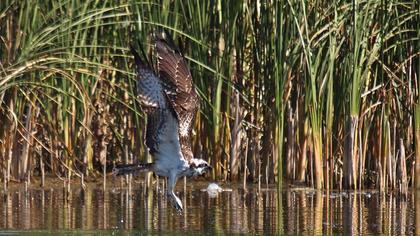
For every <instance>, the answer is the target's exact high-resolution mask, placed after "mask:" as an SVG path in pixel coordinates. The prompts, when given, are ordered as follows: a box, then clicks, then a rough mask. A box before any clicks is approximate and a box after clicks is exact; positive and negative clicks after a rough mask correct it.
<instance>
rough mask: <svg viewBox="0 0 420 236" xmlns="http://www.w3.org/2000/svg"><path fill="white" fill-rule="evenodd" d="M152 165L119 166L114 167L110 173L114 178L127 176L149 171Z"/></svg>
mask: <svg viewBox="0 0 420 236" xmlns="http://www.w3.org/2000/svg"><path fill="white" fill-rule="evenodd" d="M152 165H153V163H146V164H143V163H140V164H121V165H117V166H115V167H114V169H113V170H112V173H113V174H114V175H115V176H119V175H128V174H134V173H138V172H146V171H151V169H152Z"/></svg>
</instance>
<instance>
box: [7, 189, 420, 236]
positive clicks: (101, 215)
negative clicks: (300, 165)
mask: <svg viewBox="0 0 420 236" xmlns="http://www.w3.org/2000/svg"><path fill="white" fill-rule="evenodd" d="M181 183H182V181H180V183H179V184H178V185H179V186H178V187H179V188H178V189H177V190H178V195H179V196H180V198H181V199H182V200H183V204H184V213H183V214H181V215H180V214H177V212H176V211H175V210H174V209H173V208H172V206H171V205H170V204H169V203H168V202H167V200H166V196H165V194H164V193H163V192H162V189H163V187H160V188H159V189H157V188H155V187H154V188H150V189H146V188H142V187H141V186H140V184H133V186H135V185H136V186H137V187H132V188H131V189H130V188H127V187H123V188H121V187H109V188H108V189H107V190H106V191H103V190H102V189H101V187H100V185H98V186H89V187H88V188H86V190H85V191H82V190H81V189H80V188H77V187H75V188H74V189H72V191H71V193H70V194H66V193H65V191H63V189H62V188H59V187H57V188H46V189H41V188H29V189H28V191H25V189H23V188H14V189H13V188H12V189H9V190H8V191H7V192H6V191H4V190H1V191H0V196H2V199H1V204H0V229H1V230H0V235H5V234H7V235H9V234H28V235H34V234H51V235H60V234H61V235H67V234H72V235H73V234H80V235H93V234H95V235H97V234H110V233H112V234H113V233H115V234H133V233H136V234H137V233H139V234H152V235H154V234H159V235H160V234H164V235H165V234H171V235H195V234H207V235H214V234H253V235H255V234H257V235H261V234H315V235H325V234H327V235H331V234H343V233H344V234H352V235H353V234H363V235H366V234H392V235H395V234H401V235H404V234H418V233H419V231H418V227H416V226H420V222H419V221H420V217H416V211H415V209H416V204H417V205H418V206H420V198H419V199H417V200H416V198H415V194H413V193H411V194H410V195H409V196H408V197H407V198H406V199H402V198H400V197H396V196H394V195H380V194H379V193H377V192H372V191H370V192H369V191H367V192H348V193H340V192H329V193H328V192H317V191H313V190H310V189H288V190H284V191H282V192H281V194H280V195H279V194H278V193H277V191H276V190H275V188H274V186H273V187H272V188H268V189H262V190H261V192H260V193H259V194H258V193H257V189H255V188H252V186H249V187H248V189H247V191H244V190H243V189H242V187H241V186H235V185H230V186H228V187H229V188H231V189H232V191H229V192H221V193H219V194H218V195H217V196H216V197H210V196H209V195H208V193H207V192H203V191H201V189H202V188H205V187H207V184H208V183H197V182H194V181H191V182H188V185H187V188H186V191H184V190H183V188H182V184H181ZM222 187H226V186H223V184H222ZM419 195H420V194H419ZM415 203H416V204H415ZM417 208H419V207H417ZM419 209H420V208H419ZM417 214H419V213H417ZM416 218H417V222H416Z"/></svg>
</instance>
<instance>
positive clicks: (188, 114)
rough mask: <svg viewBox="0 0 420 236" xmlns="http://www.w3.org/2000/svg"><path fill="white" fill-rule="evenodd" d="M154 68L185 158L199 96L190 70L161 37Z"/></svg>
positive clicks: (180, 55) (157, 43)
mask: <svg viewBox="0 0 420 236" xmlns="http://www.w3.org/2000/svg"><path fill="white" fill-rule="evenodd" d="M155 46H156V54H157V70H158V73H159V76H160V78H161V81H162V84H163V87H164V91H165V94H166V96H167V98H168V102H169V104H170V106H171V107H172V108H173V109H174V111H175V113H176V115H177V118H178V124H179V130H178V132H179V141H180V143H181V151H182V153H183V155H184V158H185V159H187V160H190V159H191V158H192V157H193V154H192V151H191V138H190V135H191V129H192V125H193V123H194V119H195V115H196V113H197V110H198V104H199V99H198V96H197V93H196V91H195V88H194V86H193V83H192V76H191V72H190V70H189V68H188V65H187V63H186V61H185V59H184V57H183V56H182V54H181V53H180V52H178V51H177V50H175V49H174V48H173V47H171V46H170V43H168V40H167V39H165V38H164V37H159V36H158V37H156V38H155Z"/></svg>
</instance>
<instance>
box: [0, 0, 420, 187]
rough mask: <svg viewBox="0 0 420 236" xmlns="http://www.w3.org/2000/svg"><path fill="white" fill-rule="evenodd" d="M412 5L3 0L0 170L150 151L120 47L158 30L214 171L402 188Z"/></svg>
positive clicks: (92, 174)
mask: <svg viewBox="0 0 420 236" xmlns="http://www.w3.org/2000/svg"><path fill="white" fill-rule="evenodd" d="M419 6H420V3H419V1H418V0H414V1H412V0H394V1H379V0H373V1H366V0H352V1H349V0H334V1H295V0H279V1H259V0H258V1H251V0H249V1H221V0H216V1H210V0H205V1H190V0H187V1H169V0H160V1H151V2H149V1H134V0H122V1H99V0H96V1H94V0H92V1H81V0H47V1H35V0H26V1H13V0H2V1H1V2H0V39H1V40H0V62H1V63H0V168H1V173H2V175H1V176H0V178H1V179H2V181H3V183H4V186H5V187H7V184H8V183H9V182H10V181H18V182H26V183H30V181H31V179H34V178H37V179H38V178H39V177H42V178H40V179H43V178H44V177H43V176H45V175H51V176H55V177H58V178H61V179H63V180H66V181H68V180H71V179H84V180H86V179H89V178H100V177H106V173H108V172H109V171H110V169H111V168H112V166H113V164H114V163H115V162H134V161H143V162H146V161H150V156H148V155H147V150H146V149H145V146H144V144H143V130H144V125H145V117H144V114H143V113H142V112H141V110H140V109H139V106H138V104H137V103H136V92H135V88H136V79H135V75H134V71H135V69H134V67H133V59H132V57H131V55H130V54H129V50H128V46H129V45H130V44H131V43H137V42H140V44H141V46H142V47H144V48H148V47H149V45H148V42H149V41H148V35H149V34H150V33H151V32H153V31H154V30H157V29H165V30H168V31H169V32H171V33H172V34H173V36H174V37H176V38H178V39H179V40H178V41H177V42H179V44H180V47H181V49H182V51H183V52H184V54H185V55H186V57H187V59H188V62H189V64H190V67H191V70H192V74H193V78H194V82H195V85H196V86H197V88H198V93H199V95H200V97H201V99H202V103H201V109H200V112H199V114H198V117H197V119H196V123H195V125H194V137H193V147H194V149H195V150H194V153H195V154H196V155H200V156H201V157H203V158H204V159H206V160H209V162H210V163H211V165H213V167H214V169H213V172H212V176H211V178H213V179H217V180H229V181H244V182H260V183H262V184H265V183H274V182H276V183H278V185H279V186H281V185H282V182H283V181H282V180H284V179H287V180H288V181H290V182H291V183H295V182H299V183H302V182H303V183H305V184H306V185H308V186H313V187H315V188H317V189H333V188H340V189H342V188H347V189H353V188H354V189H363V188H377V189H379V190H380V191H386V190H399V191H402V192H403V193H406V192H407V190H406V189H407V187H408V186H409V185H411V186H413V185H414V183H415V181H414V180H415V178H416V177H420V165H419V164H418V163H420V145H419V144H418V142H419V139H420V106H418V105H417V104H418V102H419V88H420V83H419V74H420V59H419V56H420V55H419V54H420V40H419V37H420V28H419V25H420V13H419V12H420V10H419ZM415 163H417V168H416V165H415ZM416 183H417V185H419V184H420V181H417V182H416Z"/></svg>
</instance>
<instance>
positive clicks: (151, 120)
mask: <svg viewBox="0 0 420 236" xmlns="http://www.w3.org/2000/svg"><path fill="white" fill-rule="evenodd" d="M153 40H154V50H155V56H156V66H155V67H156V69H155V70H154V69H153V67H152V66H150V65H149V64H148V63H147V60H145V61H143V60H142V58H141V57H140V56H139V54H137V52H136V50H134V48H132V47H131V53H132V54H133V55H134V60H135V63H136V65H137V74H138V85H137V92H138V97H137V98H138V101H139V102H140V106H141V108H142V110H143V111H144V112H145V113H146V114H147V127H146V135H145V143H146V146H147V147H148V149H149V153H150V154H152V156H153V157H154V159H155V161H154V163H146V164H128V165H119V166H117V167H115V168H114V174H116V175H123V174H130V173H133V172H136V171H153V172H155V173H156V174H157V175H159V176H163V177H167V180H168V185H167V190H166V193H167V196H168V199H169V200H170V202H171V203H172V205H173V206H174V207H175V208H176V209H177V210H178V211H182V210H183V207H182V203H181V200H180V199H179V198H178V197H177V196H176V195H175V193H174V187H175V185H176V182H177V180H178V179H179V178H180V177H184V176H187V177H192V176H198V175H202V174H204V173H206V172H207V171H208V170H210V169H211V166H210V165H209V164H208V163H207V162H206V161H204V160H203V159H198V158H194V155H193V152H192V150H191V130H192V125H193V123H194V119H195V115H196V113H197V110H198V104H199V98H198V96H197V93H196V91H195V87H194V86H193V84H192V77H191V72H190V70H189V68H188V66H187V63H186V62H185V59H184V57H183V55H182V54H181V52H180V51H179V50H178V49H177V48H176V47H175V45H174V43H173V41H172V39H171V38H170V36H169V34H168V33H166V32H162V33H159V34H155V35H154V36H153ZM143 56H144V53H143ZM144 57H145V56H144Z"/></svg>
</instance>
